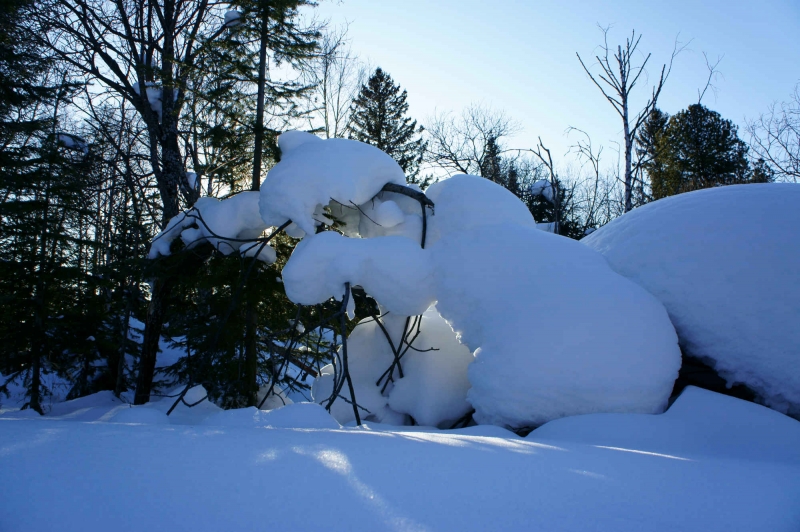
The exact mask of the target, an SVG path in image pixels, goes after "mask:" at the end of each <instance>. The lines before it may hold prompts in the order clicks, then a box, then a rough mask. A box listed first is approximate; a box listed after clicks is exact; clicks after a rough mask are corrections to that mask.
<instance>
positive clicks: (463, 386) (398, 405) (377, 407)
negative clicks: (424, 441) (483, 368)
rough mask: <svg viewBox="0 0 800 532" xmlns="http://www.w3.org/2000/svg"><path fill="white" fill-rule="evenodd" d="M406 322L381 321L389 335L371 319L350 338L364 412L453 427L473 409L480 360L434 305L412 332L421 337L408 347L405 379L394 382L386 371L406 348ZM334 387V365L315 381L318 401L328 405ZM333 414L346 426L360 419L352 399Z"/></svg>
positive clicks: (367, 416)
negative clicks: (472, 374)
mask: <svg viewBox="0 0 800 532" xmlns="http://www.w3.org/2000/svg"><path fill="white" fill-rule="evenodd" d="M406 319H407V317H406V316H402V315H395V314H391V313H388V314H385V315H384V316H383V317H382V318H381V324H382V325H383V328H384V329H385V331H386V332H384V329H382V328H381V326H380V324H378V323H377V322H376V321H375V320H374V319H372V318H368V319H366V320H363V321H362V322H360V323H359V324H358V326H357V327H356V328H355V330H354V331H353V333H352V334H351V335H350V337H349V338H348V340H347V346H348V354H349V359H350V368H351V369H350V374H351V377H352V379H353V385H354V388H355V392H356V399H357V402H358V405H359V406H360V407H362V408H361V410H360V414H361V416H362V417H363V418H365V419H368V420H374V421H379V422H383V423H391V424H399V425H402V424H404V423H405V422H406V421H407V420H408V418H407V417H406V415H409V416H411V417H413V418H414V420H415V421H416V422H417V423H418V424H420V425H428V426H440V427H442V428H449V427H450V426H451V425H452V424H453V422H454V421H456V420H458V419H459V418H460V417H462V416H463V415H464V414H466V413H467V412H469V410H470V405H469V403H468V402H467V390H468V389H469V381H468V380H467V366H469V364H470V363H471V362H472V360H473V358H474V357H473V356H472V353H470V351H469V349H467V347H465V346H464V345H462V344H461V343H459V342H458V340H456V336H455V334H454V333H453V331H452V329H451V328H450V327H449V326H448V325H447V323H446V322H445V321H444V319H442V317H441V316H440V315H439V313H438V312H437V311H436V308H435V307H431V308H429V309H428V310H427V311H426V312H425V313H424V314H423V315H422V316H421V317H420V318H417V319H418V320H419V321H418V323H417V324H416V326H413V327H412V328H411V331H412V334H414V333H415V332H416V331H417V330H418V331H419V334H418V335H415V336H416V337H415V339H414V341H413V342H412V345H413V348H409V349H404V351H405V353H404V354H403V358H402V378H400V376H399V375H400V372H399V371H394V372H393V379H394V380H393V381H389V379H388V377H387V375H386V371H387V369H388V368H389V367H390V366H391V364H392V361H393V360H394V353H393V347H394V348H395V349H397V348H400V347H402V345H403V344H402V342H401V340H402V338H403V331H404V325H405V322H406ZM387 334H388V336H389V338H391V344H390V343H389V341H388V340H387V338H386V335H387ZM401 352H402V351H401ZM387 381H389V382H388V383H387ZM333 383H334V367H333V366H332V365H328V366H326V367H324V368H323V369H322V375H321V377H320V378H319V379H317V381H316V382H315V383H314V387H313V388H312V394H313V397H314V400H315V401H317V402H320V403H321V404H326V403H327V400H328V399H329V398H330V396H331V392H332V391H333ZM382 392H383V393H382ZM345 397H347V396H346V395H345ZM331 414H333V416H334V417H335V418H336V419H337V420H338V421H339V422H340V423H342V424H346V423H350V422H351V421H353V420H354V419H355V414H354V413H353V408H352V406H351V405H350V404H348V403H347V402H346V401H341V400H339V401H337V402H335V403H334V404H333V406H332V407H331Z"/></svg>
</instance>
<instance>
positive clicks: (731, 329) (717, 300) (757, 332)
mask: <svg viewBox="0 0 800 532" xmlns="http://www.w3.org/2000/svg"><path fill="white" fill-rule="evenodd" d="M798 205H800V185H798V184H788V183H780V184H779V183H773V184H758V185H756V184H753V185H734V186H727V187H720V188H713V189H707V190H700V191H696V192H690V193H687V194H680V195H677V196H673V197H670V198H665V199H662V200H659V201H656V202H653V203H650V204H647V205H645V206H643V207H640V208H638V209H635V210H633V211H631V212H630V213H628V214H626V215H625V216H622V217H620V218H618V219H616V220H614V221H613V222H611V223H609V224H608V225H606V226H604V227H602V228H601V229H599V230H597V231H595V232H594V233H592V234H591V235H590V236H587V237H586V238H584V239H583V240H581V242H583V243H584V244H586V245H587V246H589V247H591V248H593V249H595V250H597V251H599V252H601V253H602V254H603V255H605V257H606V259H607V260H608V262H609V264H610V265H611V267H612V268H614V270H616V271H617V272H619V273H620V274H622V275H624V276H626V277H628V278H630V279H631V280H633V281H635V282H636V283H638V284H640V285H641V286H643V287H644V288H646V289H647V290H648V291H649V292H650V293H652V294H653V295H655V296H656V297H657V298H658V299H659V300H661V302H662V303H663V304H664V306H665V307H666V308H667V311H668V312H669V315H670V318H672V323H673V324H674V325H675V329H676V330H677V332H678V336H679V338H680V341H681V345H682V347H683V348H684V349H685V351H686V352H687V353H688V354H690V355H693V356H696V357H698V358H700V359H702V360H704V361H705V362H707V363H710V364H711V365H712V366H713V367H714V368H715V369H716V370H717V372H718V373H719V374H720V375H721V376H722V377H723V378H724V379H726V381H727V382H728V384H729V385H733V384H735V383H744V384H746V385H747V386H749V387H750V388H752V389H753V390H754V391H755V392H756V393H758V394H759V395H760V399H761V400H762V401H763V402H764V404H766V405H767V406H769V407H771V408H774V409H776V410H779V411H781V412H784V413H789V414H791V415H793V416H795V417H797V416H800V351H798V349H800V326H798V324H800V268H798V265H799V264H800V245H798V242H800V209H798Z"/></svg>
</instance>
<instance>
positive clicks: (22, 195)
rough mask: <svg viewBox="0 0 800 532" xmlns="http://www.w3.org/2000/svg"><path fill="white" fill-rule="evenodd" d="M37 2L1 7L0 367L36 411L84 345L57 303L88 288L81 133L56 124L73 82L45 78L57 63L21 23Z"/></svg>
mask: <svg viewBox="0 0 800 532" xmlns="http://www.w3.org/2000/svg"><path fill="white" fill-rule="evenodd" d="M36 8H37V6H35V5H34V3H33V2H8V3H3V4H2V7H0V91H2V98H0V145H2V146H3V149H2V150H0V197H2V202H0V337H2V338H3V342H2V343H0V372H2V373H4V374H5V376H6V377H7V378H8V379H17V380H18V381H21V382H22V383H24V385H25V387H26V389H27V396H28V400H27V402H26V404H25V406H24V407H29V408H31V409H33V410H36V411H37V412H39V413H42V412H43V398H44V395H45V394H47V393H48V389H47V387H46V386H45V385H44V382H43V379H42V377H43V376H44V375H45V374H46V373H48V372H51V371H55V370H56V369H58V368H59V367H62V366H63V364H64V362H65V357H67V356H68V355H69V354H71V353H73V352H75V351H76V350H81V349H87V348H90V346H88V345H86V337H84V338H83V339H81V338H78V337H77V336H76V335H80V331H79V330H78V328H77V326H78V325H79V324H80V323H81V322H82V320H81V316H79V314H80V311H78V312H75V313H72V314H70V315H69V316H67V315H66V314H65V313H62V312H61V311H62V310H63V309H65V308H72V307H73V306H74V305H75V304H76V302H83V296H85V295H88V291H87V276H86V275H85V271H83V270H81V268H80V262H81V259H82V251H83V249H84V247H85V244H86V243H85V242H84V239H83V238H82V234H81V230H80V229H81V227H82V224H83V221H85V219H86V217H87V215H88V214H89V213H88V212H87V210H86V208H85V205H86V194H87V191H88V189H89V183H88V181H87V178H88V176H90V175H91V173H92V170H91V166H90V158H89V157H87V152H86V151H84V148H85V146H84V145H83V144H82V141H80V139H78V138H77V137H72V136H69V135H66V134H62V133H58V130H57V126H58V121H57V116H58V104H59V103H63V102H64V101H65V100H66V98H67V97H68V96H69V93H70V89H71V86H70V85H69V84H68V83H66V82H64V81H63V80H65V77H62V76H54V75H52V71H51V72H49V73H50V74H51V75H50V76H49V79H51V80H52V79H59V78H60V79H62V82H61V83H47V79H48V70H49V69H51V68H52V66H53V63H52V62H51V61H50V60H49V59H48V58H47V56H46V54H43V53H42V50H41V49H40V48H38V47H37V46H36V42H35V37H34V31H33V30H32V28H31V27H29V26H27V25H26V20H28V17H29V15H30V12H31V10H33V9H36ZM8 382H9V381H5V382H0V391H5V388H6V385H7V384H8Z"/></svg>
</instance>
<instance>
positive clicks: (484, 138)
mask: <svg viewBox="0 0 800 532" xmlns="http://www.w3.org/2000/svg"><path fill="white" fill-rule="evenodd" d="M429 122H430V125H429V126H428V127H426V132H427V137H428V150H427V152H426V154H425V162H426V163H428V164H431V165H434V166H438V167H440V168H442V169H444V170H445V171H447V173H448V174H450V175H452V174H454V173H464V174H474V175H481V171H482V169H484V168H485V167H486V164H487V160H488V158H489V157H492V156H493V155H497V154H498V153H501V152H502V150H500V151H495V152H494V153H493V146H494V147H495V148H496V147H497V146H499V145H500V139H502V138H503V137H507V136H510V135H513V134H514V133H516V132H517V131H518V130H519V126H518V125H517V124H516V123H515V122H514V121H513V120H511V119H510V118H509V117H508V116H506V114H505V113H503V112H502V111H494V110H492V109H489V108H487V107H484V106H481V105H471V106H470V107H468V108H467V109H465V110H464V112H463V113H462V114H461V116H459V117H453V116H452V115H451V114H449V113H445V114H440V115H436V116H434V117H433V118H432V119H430V120H429Z"/></svg>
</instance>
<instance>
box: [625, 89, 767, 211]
mask: <svg viewBox="0 0 800 532" xmlns="http://www.w3.org/2000/svg"><path fill="white" fill-rule="evenodd" d="M666 118H667V117H666V115H664V114H663V113H661V112H657V113H653V114H652V115H651V117H650V120H649V121H648V123H647V127H646V128H645V130H644V133H646V136H643V137H641V138H640V139H639V143H640V149H641V150H642V151H643V152H644V153H645V154H646V157H647V158H646V159H645V164H644V165H643V167H644V168H645V169H646V171H647V172H648V175H649V177H650V183H651V187H652V190H653V198H654V199H659V198H664V197H666V196H672V195H674V194H680V193H682V192H688V191H691V190H698V189H702V188H709V187H715V186H720V185H732V184H737V183H749V182H754V181H764V180H765V179H767V178H765V176H763V175H762V173H763V172H759V173H758V175H754V174H753V170H752V169H751V167H750V163H749V161H748V159H747V151H748V148H747V145H746V144H745V143H744V141H742V140H741V139H740V138H739V136H738V134H737V127H736V125H734V124H733V122H731V121H730V120H727V119H724V118H722V117H721V116H720V114H719V113H717V112H715V111H712V110H710V109H708V108H707V107H705V106H703V105H701V104H693V105H690V106H689V107H688V108H687V109H685V110H683V111H681V112H680V113H677V114H676V115H674V116H672V117H669V119H668V120H667V119H666Z"/></svg>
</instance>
